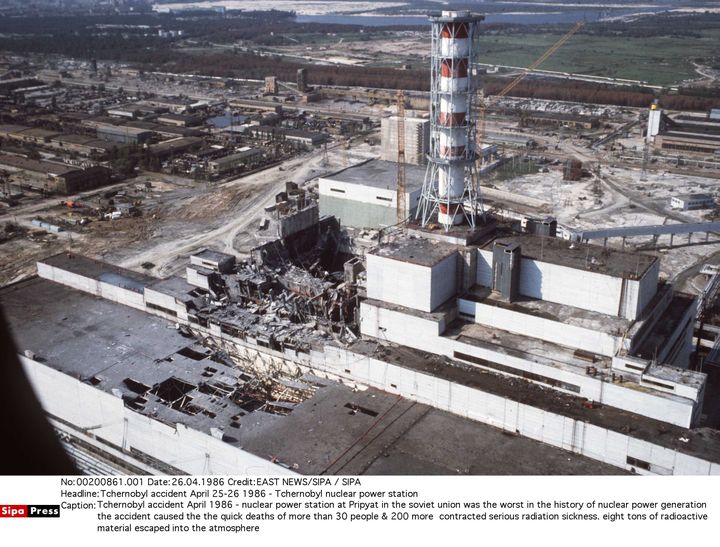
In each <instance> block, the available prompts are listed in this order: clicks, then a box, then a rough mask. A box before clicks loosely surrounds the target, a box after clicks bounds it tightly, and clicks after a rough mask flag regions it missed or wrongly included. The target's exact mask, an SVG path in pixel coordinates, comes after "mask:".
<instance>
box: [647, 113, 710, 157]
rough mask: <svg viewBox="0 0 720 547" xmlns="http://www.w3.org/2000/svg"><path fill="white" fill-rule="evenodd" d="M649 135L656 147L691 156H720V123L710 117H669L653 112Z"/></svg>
mask: <svg viewBox="0 0 720 547" xmlns="http://www.w3.org/2000/svg"><path fill="white" fill-rule="evenodd" d="M647 136H648V137H649V138H651V139H652V140H653V142H654V145H655V147H656V148H660V149H662V150H669V151H676V152H682V153H690V154H704V155H708V154H710V155H718V154H720V120H717V119H713V118H712V116H711V115H710V113H709V114H708V115H707V116H691V115H678V116H674V117H672V118H671V117H670V116H667V115H666V114H664V113H663V111H662V110H660V109H659V108H655V109H651V110H650V116H649V119H648V133H647Z"/></svg>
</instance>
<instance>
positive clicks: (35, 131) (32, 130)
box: [15, 127, 61, 139]
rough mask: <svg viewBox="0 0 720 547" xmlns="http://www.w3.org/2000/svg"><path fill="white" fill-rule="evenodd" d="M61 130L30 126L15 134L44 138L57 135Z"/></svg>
mask: <svg viewBox="0 0 720 547" xmlns="http://www.w3.org/2000/svg"><path fill="white" fill-rule="evenodd" d="M60 134H61V132H60V131H48V130H47V129H42V128H39V127H28V128H26V129H23V130H21V131H16V132H15V135H22V136H23V137H38V138H41V139H44V138H45V137H55V136H57V135H60Z"/></svg>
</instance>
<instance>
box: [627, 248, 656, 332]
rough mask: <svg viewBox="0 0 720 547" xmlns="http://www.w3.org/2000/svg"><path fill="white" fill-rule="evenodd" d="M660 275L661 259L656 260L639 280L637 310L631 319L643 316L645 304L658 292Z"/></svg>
mask: <svg viewBox="0 0 720 547" xmlns="http://www.w3.org/2000/svg"><path fill="white" fill-rule="evenodd" d="M659 277H660V261H659V260H656V261H655V263H654V264H653V265H652V266H650V268H648V271H647V272H646V273H645V275H644V276H643V277H642V278H641V279H640V281H639V284H640V287H639V289H638V300H637V311H636V314H635V317H630V318H629V319H636V318H638V317H642V312H643V310H644V309H645V306H647V305H648V304H649V303H650V301H651V300H652V299H653V297H654V296H655V294H656V293H657V289H658V279H659Z"/></svg>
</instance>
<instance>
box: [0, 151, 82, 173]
mask: <svg viewBox="0 0 720 547" xmlns="http://www.w3.org/2000/svg"><path fill="white" fill-rule="evenodd" d="M0 165H6V166H8V167H15V168H17V169H25V170H27V171H33V172H35V173H46V174H49V175H55V176H63V175H67V174H68V173H73V172H75V171H82V169H80V168H79V167H74V166H72V165H65V164H64V163H55V162H51V161H44V160H31V159H29V158H24V157H22V156H10V155H6V154H1V155H0Z"/></svg>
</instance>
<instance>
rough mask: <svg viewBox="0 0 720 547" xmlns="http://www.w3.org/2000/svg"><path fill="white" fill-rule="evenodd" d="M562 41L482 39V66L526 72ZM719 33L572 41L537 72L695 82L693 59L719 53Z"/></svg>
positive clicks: (524, 36) (580, 37)
mask: <svg viewBox="0 0 720 547" xmlns="http://www.w3.org/2000/svg"><path fill="white" fill-rule="evenodd" d="M559 38H560V34H504V35H487V36H481V38H480V48H481V50H480V55H479V60H480V61H481V62H483V63H490V64H499V65H511V66H521V67H526V66H529V65H531V64H532V63H533V62H534V61H535V60H536V59H537V58H538V57H540V56H541V55H542V54H543V52H544V51H545V50H547V49H548V48H549V47H550V46H551V45H552V44H553V43H555V42H556V41H557V40H558V39H559ZM718 44H720V29H713V30H704V31H702V33H701V37H699V38H694V37H693V38H686V37H682V38H679V37H671V36H667V37H665V36H662V37H652V38H634V37H626V36H617V37H615V36H591V35H586V34H583V33H582V32H580V33H578V34H576V35H575V36H573V37H572V38H571V39H570V41H568V42H567V43H566V44H564V45H563V46H562V47H561V48H560V49H559V50H558V51H557V52H555V54H554V55H553V56H552V57H550V58H549V59H548V60H547V61H545V63H543V64H542V65H541V66H540V67H538V68H540V69H545V70H557V71H561V72H574V73H582V74H591V75H593V76H604V77H609V78H629V79H633V80H645V81H647V82H649V83H650V84H656V85H671V84H677V83H679V82H681V81H682V80H685V79H687V78H694V77H697V76H698V74H697V73H696V72H695V71H694V70H693V66H692V63H691V60H692V59H696V58H705V59H707V58H712V57H717V56H718V54H720V46H719V45H718Z"/></svg>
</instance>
